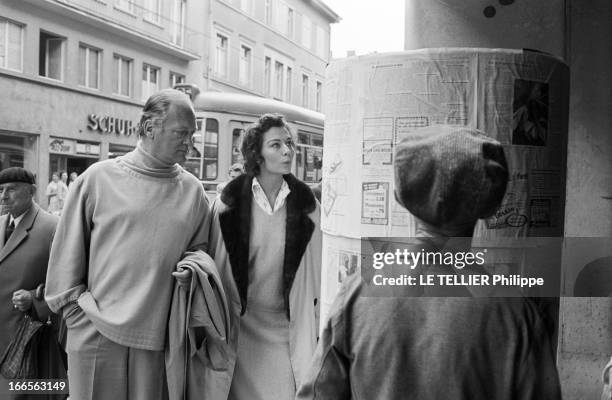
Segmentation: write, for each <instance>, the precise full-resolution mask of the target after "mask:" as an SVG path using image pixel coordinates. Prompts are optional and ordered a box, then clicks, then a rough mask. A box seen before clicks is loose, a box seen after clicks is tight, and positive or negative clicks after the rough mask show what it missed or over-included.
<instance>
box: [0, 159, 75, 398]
mask: <svg viewBox="0 0 612 400" xmlns="http://www.w3.org/2000/svg"><path fill="white" fill-rule="evenodd" d="M35 193H36V184H35V179H34V175H33V174H32V173H31V172H30V171H28V170H26V169H24V168H19V167H11V168H7V169H4V170H2V171H0V205H2V206H3V207H4V208H5V209H6V210H7V211H8V214H6V215H3V216H1V217H0V321H2V324H0V356H1V355H2V354H4V353H5V351H6V349H7V347H8V346H9V344H10V343H11V341H12V340H14V339H16V338H15V334H16V332H17V329H18V326H19V325H20V324H21V323H22V322H23V319H24V318H25V316H26V315H28V316H29V317H31V318H32V319H34V320H38V321H41V322H47V320H49V319H50V317H51V311H50V310H49V307H47V304H46V303H45V301H44V299H43V292H44V283H45V275H46V273H47V264H48V262H49V249H50V247H51V241H52V240H53V233H54V232H55V226H56V224H57V220H58V218H57V217H56V216H53V215H51V214H49V213H47V212H46V211H44V210H42V209H41V208H40V207H39V206H38V205H37V204H36V203H35V202H34V201H33V200H32V199H33V196H34V194H35ZM53 322H57V321H56V320H54V321H53ZM55 327H57V326H56V325H54V326H53V328H55ZM53 328H51V329H49V330H44V332H45V334H48V335H51V336H52V338H45V339H51V340H50V341H49V340H42V339H41V340H40V342H34V343H31V344H30V346H35V347H34V351H33V353H34V354H37V353H38V360H37V370H38V372H39V375H38V376H33V377H28V378H31V379H35V378H39V379H43V378H62V377H64V376H65V369H64V363H63V360H62V357H61V356H62V355H61V353H60V350H59V344H58V342H57V334H56V332H55V329H53ZM37 345H38V347H36V346H37ZM51 345H55V348H53V349H52V348H51ZM52 350H55V352H54V353H52V352H51V351H52ZM0 387H2V390H3V393H7V392H6V390H7V389H8V387H9V386H8V382H7V379H6V378H5V377H3V376H1V375H0ZM58 397H62V396H56V398H58ZM3 398H4V397H3ZM39 398H46V397H41V395H40V394H39V395H23V394H14V395H13V394H8V397H7V399H21V400H24V399H39Z"/></svg>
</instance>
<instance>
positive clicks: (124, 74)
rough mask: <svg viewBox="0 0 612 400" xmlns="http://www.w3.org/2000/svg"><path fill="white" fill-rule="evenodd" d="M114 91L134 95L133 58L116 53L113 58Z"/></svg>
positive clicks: (124, 94)
mask: <svg viewBox="0 0 612 400" xmlns="http://www.w3.org/2000/svg"><path fill="white" fill-rule="evenodd" d="M113 65H114V71H113V72H114V73H113V91H114V92H115V93H116V94H120V95H122V96H128V97H131V96H132V60H130V59H129V58H125V57H122V56H119V55H117V54H115V57H114V59H113Z"/></svg>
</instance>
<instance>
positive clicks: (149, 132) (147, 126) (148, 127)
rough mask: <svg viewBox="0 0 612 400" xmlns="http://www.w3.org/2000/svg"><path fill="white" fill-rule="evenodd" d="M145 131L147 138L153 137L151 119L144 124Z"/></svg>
mask: <svg viewBox="0 0 612 400" xmlns="http://www.w3.org/2000/svg"><path fill="white" fill-rule="evenodd" d="M143 130H144V133H145V135H146V136H147V137H150V138H152V137H153V121H151V120H150V119H148V120H146V121H145V122H144V124H143Z"/></svg>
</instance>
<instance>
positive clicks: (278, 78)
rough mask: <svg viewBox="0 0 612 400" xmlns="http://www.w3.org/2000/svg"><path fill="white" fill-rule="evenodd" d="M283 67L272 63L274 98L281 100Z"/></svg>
mask: <svg viewBox="0 0 612 400" xmlns="http://www.w3.org/2000/svg"><path fill="white" fill-rule="evenodd" d="M284 70H285V66H284V65H283V63H280V62H278V61H276V62H275V63H274V97H276V98H278V99H281V100H282V98H283V83H284V82H283V81H284V79H283V72H284Z"/></svg>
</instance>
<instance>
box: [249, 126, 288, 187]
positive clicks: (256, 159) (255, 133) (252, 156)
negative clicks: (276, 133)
mask: <svg viewBox="0 0 612 400" xmlns="http://www.w3.org/2000/svg"><path fill="white" fill-rule="evenodd" d="M274 127H278V128H285V129H286V130H287V132H289V134H291V129H290V128H289V125H287V121H285V117H283V116H282V115H280V114H264V115H262V116H261V117H259V119H258V120H257V122H255V123H254V124H253V125H251V126H250V127H249V128H248V129H247V131H246V133H245V135H244V138H243V139H242V146H241V147H240V151H241V152H242V157H243V158H244V169H245V171H246V173H247V174H248V175H250V176H256V175H259V172H260V169H259V164H261V162H262V161H263V158H262V157H261V146H262V144H263V137H264V134H265V133H266V132H268V131H269V130H270V128H274Z"/></svg>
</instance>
